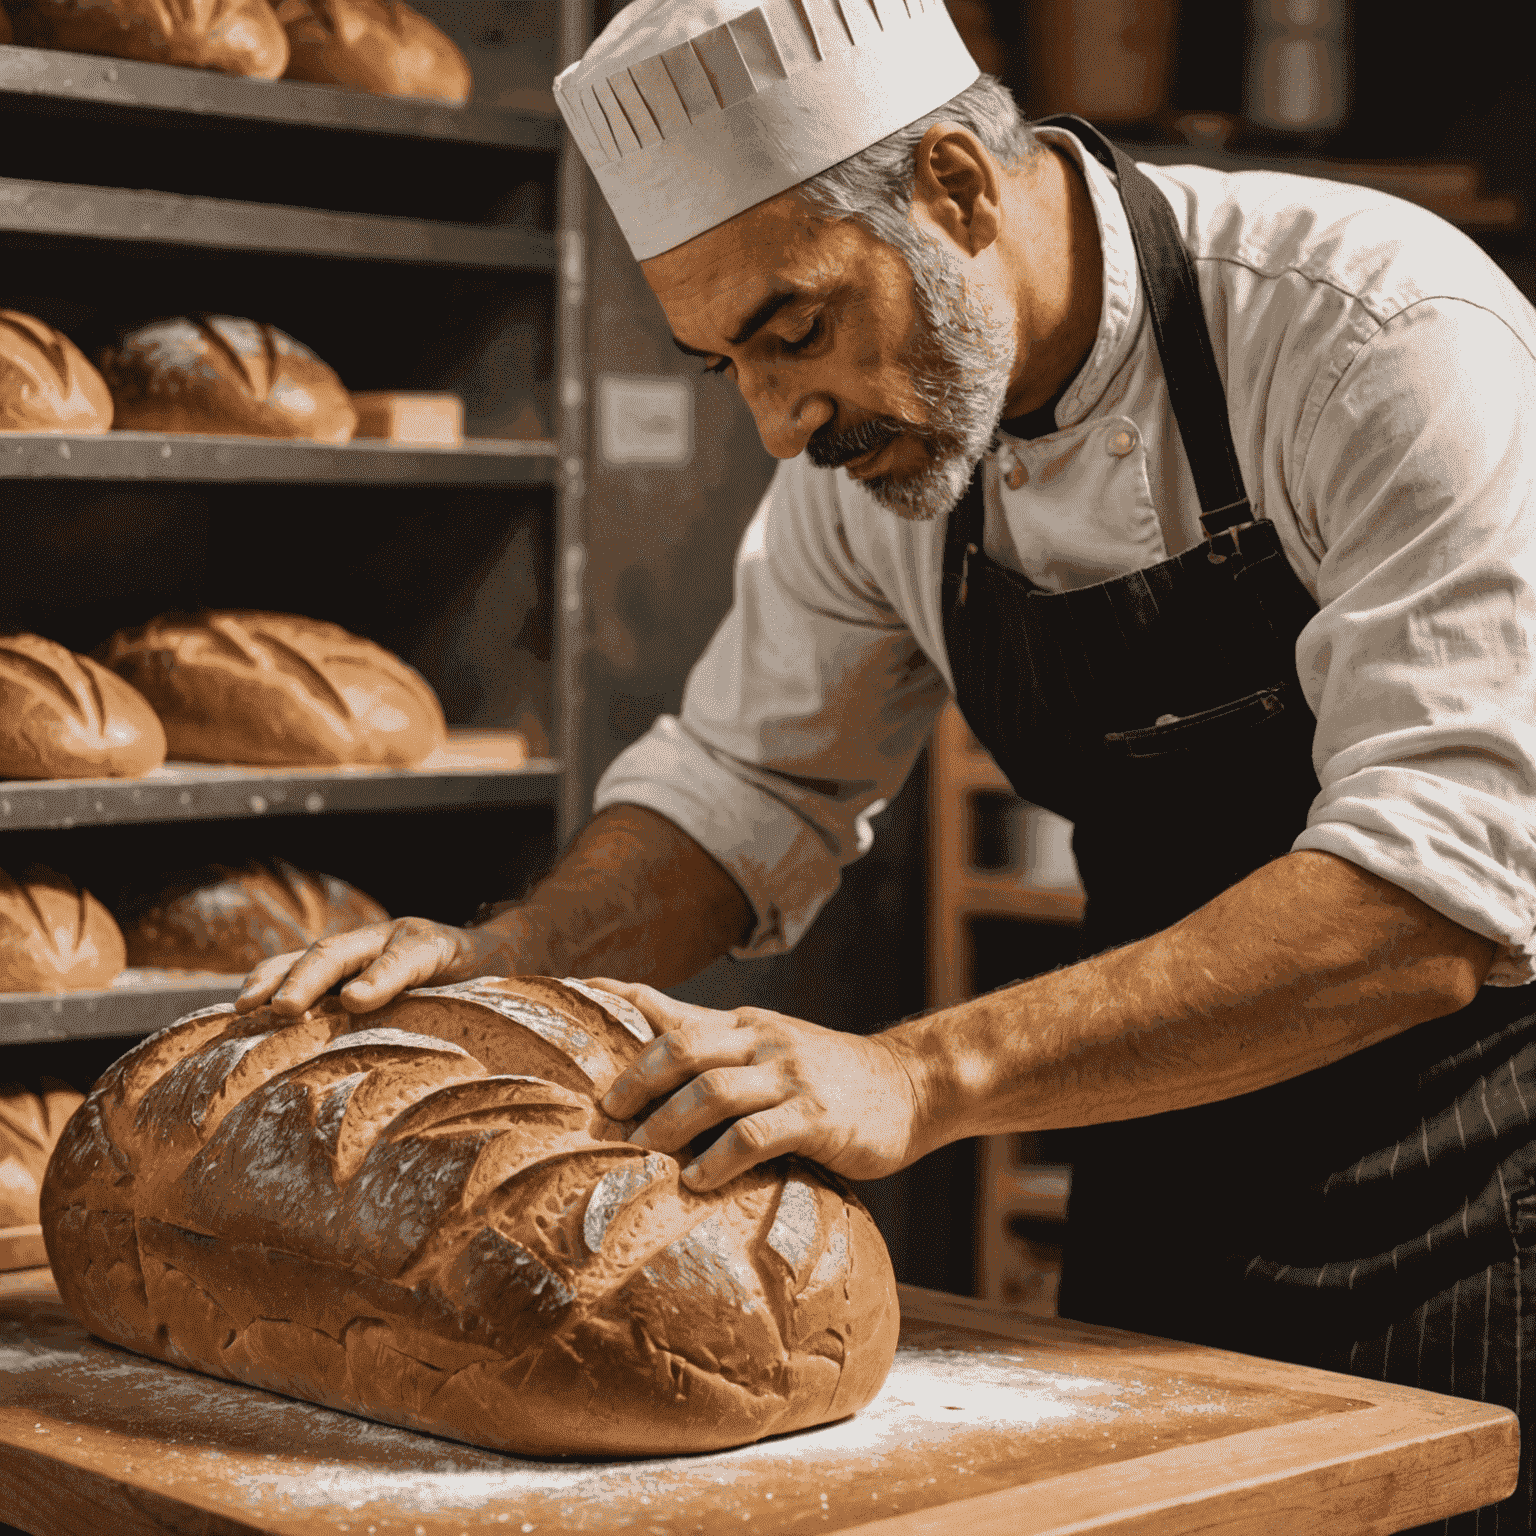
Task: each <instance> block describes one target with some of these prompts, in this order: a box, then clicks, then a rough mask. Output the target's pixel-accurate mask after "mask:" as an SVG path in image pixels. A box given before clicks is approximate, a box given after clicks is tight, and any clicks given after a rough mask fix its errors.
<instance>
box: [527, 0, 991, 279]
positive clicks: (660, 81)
mask: <svg viewBox="0 0 1536 1536" xmlns="http://www.w3.org/2000/svg"><path fill="white" fill-rule="evenodd" d="M979 73H980V71H979V70H978V69H977V67H976V64H975V61H974V60H973V59H972V58H971V56H970V54H969V53H968V52H967V51H966V47H965V44H964V43H963V42H961V41H960V34H959V33H958V32H956V31H955V25H954V23H953V22H952V21H951V20H950V18H949V13H948V12H947V11H946V10H945V8H944V0H760V3H759V4H753V3H752V0H634V3H633V4H631V5H627V6H625V7H624V9H623V10H621V11H620V12H619V13H618V15H617V16H615V17H614V18H613V20H612V21H611V22H610V23H609V24H608V26H607V27H605V28H604V29H603V32H602V35H601V36H600V37H599V38H598V39H597V40H596V41H595V42H594V43H593V44H592V46H591V47H590V48H589V49H588V50H587V52H586V55H585V56H584V57H583V58H582V59H581V60H580V61H579V62H578V63H575V64H573V65H571V66H570V68H569V69H567V70H565V71H564V72H563V73H562V74H561V75H560V77H559V78H558V79H557V80H556V81H555V100H556V101H557V102H558V103H559V105H560V111H561V113H562V114H563V115H564V117H565V121H566V124H567V126H568V127H569V128H570V130H571V134H572V136H573V137H574V138H575V140H576V142H577V144H578V145H580V147H581V152H582V154H583V155H585V156H586V159H587V164H588V165H590V166H591V167H592V172H593V174H594V175H595V176H596V177H597V181H598V185H599V186H600V187H602V189H603V193H604V195H605V196H606V197H607V199H608V202H609V205H610V206H611V207H612V209H613V211H614V213H615V214H616V215H617V216H618V220H619V225H620V227H621V228H622V229H623V231H624V235H625V238H626V239H627V240H628V241H629V245H630V249H631V250H633V251H634V253H635V256H636V258H637V259H639V260H641V261H643V260H645V259H646V257H648V256H657V255H659V254H660V253H661V252H662V251H669V250H671V249H672V247H673V246H677V245H681V244H682V243H683V242H684V241H685V240H691V239H692V238H693V237H694V236H695V235H698V234H702V233H703V232H704V231H705V230H706V229H713V228H714V227H715V226H716V225H717V224H723V223H725V221H726V220H727V219H730V218H734V217H735V215H736V214H738V213H741V212H742V211H743V210H744V209H747V208H751V207H753V206H754V205H756V204H757V203H761V202H764V201H765V200H766V199H768V198H770V197H776V196H777V195H778V194H779V193H780V192H784V191H787V190H788V189H789V188H790V187H793V186H796V185H798V184H799V183H800V182H802V181H804V180H806V179H807V178H808V177H811V176H814V175H816V174H817V173H818V172H819V171H824V170H826V169H827V167H828V166H831V165H836V164H837V163H838V161H839V160H846V159H847V158H848V157H849V156H850V155H855V154H857V153H858V152H859V151H860V150H861V149H867V148H868V147H869V146H870V145H871V144H874V143H877V142H878V141H879V140H881V139H883V138H885V137H886V136H887V135H888V134H892V133H894V132H895V131H896V130H897V129H898V128H905V127H906V126H907V124H908V123H911V122H915V121H916V120H917V119H918V118H920V117H922V116H923V114H924V113H926V112H931V111H933V110H934V108H935V107H940V106H942V105H943V104H944V103H945V102H946V101H948V100H949V99H950V98H951V97H953V96H957V95H959V93H960V92H961V91H963V90H964V89H965V88H966V87H967V86H969V85H972V84H974V83H975V81H976V78H977V75H978V74H979Z"/></svg>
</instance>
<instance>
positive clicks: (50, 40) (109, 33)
mask: <svg viewBox="0 0 1536 1536" xmlns="http://www.w3.org/2000/svg"><path fill="white" fill-rule="evenodd" d="M6 9H7V10H8V11H9V12H10V17H11V23H12V27H13V29H14V31H15V34H16V41H17V42H18V43H22V44H25V45H26V46H28V47H31V48H63V49H66V50H68V51H70V52H73V53H98V54H107V55H109V56H110V57H112V58H115V59H143V60H146V61H147V62H149V63H151V64H181V65H186V66H189V67H190V68H193V69H213V70H218V71H219V72H220V73H221V74H226V75H248V76H251V77H252V78H255V79H261V80H276V79H277V78H278V76H280V75H281V74H282V72H283V69H284V67H285V66H286V65H287V63H288V39H287V37H286V36H285V35H284V33H283V29H282V26H281V25H280V24H279V22H278V20H277V18H276V17H275V16H274V15H273V14H272V7H271V5H270V4H269V3H268V0H6Z"/></svg>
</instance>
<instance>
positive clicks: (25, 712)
mask: <svg viewBox="0 0 1536 1536" xmlns="http://www.w3.org/2000/svg"><path fill="white" fill-rule="evenodd" d="M164 761H165V731H164V730H163V729H162V728H161V725H160V721H159V719H158V718H157V717H156V715H155V712H154V710H153V709H151V708H150V706H149V701H148V700H147V699H146V698H145V697H144V696H143V695H142V694H141V693H139V691H138V690H137V689H136V688H134V687H132V686H131V685H130V684H129V683H127V682H125V681H124V680H123V679H122V678H120V677H118V676H117V674H116V673H114V672H109V671H108V670H107V669H106V668H105V667H103V666H102V665H101V663H100V662H97V661H93V660H92V659H91V658H90V657H89V656H77V655H76V654H75V653H74V652H73V651H71V650H69V649H67V648H66V647H65V646H62V645H58V644H56V643H55V642H54V641H52V640H45V639H44V638H43V637H42V636H41V635H0V778H6V779H9V778H16V779H75V778H92V777H96V776H98V775H100V776H102V777H107V778H111V777H127V778H136V777H138V776H139V775H141V774H145V773H148V772H149V770H150V769H151V768H158V767H159V766H160V764H161V763H163V762H164Z"/></svg>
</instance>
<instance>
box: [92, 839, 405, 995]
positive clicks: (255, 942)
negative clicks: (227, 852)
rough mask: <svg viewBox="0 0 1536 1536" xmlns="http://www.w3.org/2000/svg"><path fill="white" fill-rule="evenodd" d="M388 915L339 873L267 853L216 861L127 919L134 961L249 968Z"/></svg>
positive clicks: (183, 967)
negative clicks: (231, 863)
mask: <svg viewBox="0 0 1536 1536" xmlns="http://www.w3.org/2000/svg"><path fill="white" fill-rule="evenodd" d="M388 917H389V913H388V912H386V911H385V910H384V908H383V907H381V906H380V905H379V904H378V902H376V901H374V900H373V898H372V897H370V896H365V895H364V894H363V893H362V892H361V891H360V890H358V889H357V888H356V887H355V886H351V885H348V884H347V882H346V881H345V880H338V879H337V878H336V877H335V876H334V875H322V874H317V873H315V872H313V871H311V870H304V869H297V868H295V867H294V866H293V865H292V864H290V863H289V862H288V861H287V860H286V859H277V858H273V859H265V860H261V861H257V862H252V863H250V864H247V865H246V866H245V867H244V868H243V869H231V868H229V867H228V866H226V865H222V864H218V865H213V866H211V867H210V868H208V869H205V870H200V871H196V872H194V873H192V874H191V875H189V876H187V877H185V878H183V879H181V880H178V881H176V882H174V883H173V884H171V885H170V886H169V887H167V888H166V889H164V890H162V891H160V892H159V893H157V894H156V895H155V896H154V897H153V898H151V899H150V900H149V901H148V902H147V903H146V902H140V903H136V904H135V909H134V911H133V913H132V915H131V916H125V917H124V921H123V938H124V939H125V940H126V942H127V945H128V963H129V965H147V966H155V967H164V968H167V969H171V970H184V971H226V972H235V971H248V970H250V969H251V967H252V966H254V965H258V964H260V963H261V961H263V960H264V959H266V957H267V956H268V955H283V954H287V953H288V952H289V951H291V950H295V949H308V948H309V946H310V945H311V944H313V943H314V942H315V941H316V940H317V939H324V938H329V937H330V936H331V935H332V934H336V933H345V932H346V931H347V930H348V929H349V928H361V927H362V926H363V924H365V923H381V922H384V921H386V920H387V919H388Z"/></svg>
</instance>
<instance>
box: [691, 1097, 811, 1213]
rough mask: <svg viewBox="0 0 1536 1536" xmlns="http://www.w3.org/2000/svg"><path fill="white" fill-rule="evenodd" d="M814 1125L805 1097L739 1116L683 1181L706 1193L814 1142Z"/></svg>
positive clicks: (699, 1191) (696, 1162)
mask: <svg viewBox="0 0 1536 1536" xmlns="http://www.w3.org/2000/svg"><path fill="white" fill-rule="evenodd" d="M811 1139H812V1138H811V1127H810V1124H809V1122H808V1121H807V1119H806V1114H805V1110H804V1108H803V1107H802V1101H801V1100H799V1099H790V1100H789V1101H788V1102H787V1103H783V1104H775V1105H772V1106H771V1107H770V1108H767V1109H760V1110H758V1112H757V1113H756V1114H753V1115H748V1116H747V1117H746V1119H744V1120H738V1121H737V1122H736V1124H735V1125H733V1126H732V1127H731V1128H730V1130H728V1131H726V1132H725V1133H724V1134H723V1135H722V1136H721V1137H720V1138H719V1139H718V1140H717V1141H716V1142H715V1143H714V1145H713V1146H711V1147H709V1148H708V1150H706V1151H705V1152H703V1153H701V1154H700V1155H699V1157H698V1158H697V1159H696V1160H695V1161H694V1162H692V1163H690V1164H689V1165H688V1166H687V1167H686V1168H684V1169H683V1182H684V1183H685V1184H686V1185H687V1186H688V1188H689V1189H692V1190H696V1191H697V1192H698V1193H700V1194H702V1193H704V1191H706V1190H710V1189H719V1188H720V1186H721V1185H722V1184H727V1183H729V1182H730V1181H731V1180H732V1179H734V1178H735V1177H736V1176H737V1174H741V1173H745V1172H746V1171H747V1169H749V1168H755V1167H757V1165H758V1164H759V1163H765V1162H767V1161H768V1159H769V1158H771V1157H783V1156H784V1155H785V1154H786V1153H788V1152H799V1151H801V1150H803V1149H804V1148H806V1147H807V1146H809V1145H810V1142H811Z"/></svg>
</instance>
